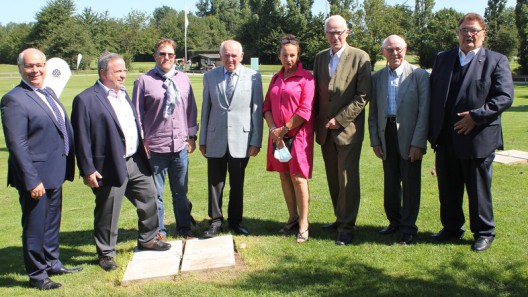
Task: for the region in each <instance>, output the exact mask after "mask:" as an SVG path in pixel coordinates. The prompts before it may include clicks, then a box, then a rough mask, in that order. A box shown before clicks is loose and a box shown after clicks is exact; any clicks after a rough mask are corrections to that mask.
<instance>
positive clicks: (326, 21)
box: [324, 14, 348, 30]
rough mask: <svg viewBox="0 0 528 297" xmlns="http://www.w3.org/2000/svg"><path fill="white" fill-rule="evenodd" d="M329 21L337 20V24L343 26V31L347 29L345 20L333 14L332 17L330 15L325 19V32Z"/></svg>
mask: <svg viewBox="0 0 528 297" xmlns="http://www.w3.org/2000/svg"><path fill="white" fill-rule="evenodd" d="M330 19H337V20H338V21H339V23H341V24H342V25H344V26H345V30H346V29H348V24H347V21H346V20H345V18H344V17H342V16H340V15H338V14H334V15H331V16H329V17H328V18H326V20H325V23H324V29H325V30H326V27H327V26H328V22H330Z"/></svg>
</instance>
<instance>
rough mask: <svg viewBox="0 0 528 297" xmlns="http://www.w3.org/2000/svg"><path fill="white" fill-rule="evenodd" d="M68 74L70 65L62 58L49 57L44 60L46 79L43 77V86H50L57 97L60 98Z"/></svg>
mask: <svg viewBox="0 0 528 297" xmlns="http://www.w3.org/2000/svg"><path fill="white" fill-rule="evenodd" d="M70 76H71V70H70V67H69V66H68V63H66V61H64V60H63V59H61V58H51V59H49V60H48V61H46V79H44V86H46V87H50V88H51V89H52V90H53V92H55V94H56V95H57V97H58V98H60V96H61V94H62V91H63V90H64V87H65V86H66V83H68V80H69V79H70Z"/></svg>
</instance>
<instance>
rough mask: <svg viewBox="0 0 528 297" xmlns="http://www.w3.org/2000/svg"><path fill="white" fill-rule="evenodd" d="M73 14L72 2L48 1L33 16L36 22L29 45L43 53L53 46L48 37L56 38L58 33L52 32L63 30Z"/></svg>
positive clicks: (71, 0) (63, 0) (66, 0)
mask: <svg viewBox="0 0 528 297" xmlns="http://www.w3.org/2000/svg"><path fill="white" fill-rule="evenodd" d="M74 12H75V4H74V2H73V0H49V1H48V2H47V4H46V6H44V7H43V8H42V9H41V10H40V11H39V12H37V14H36V16H35V19H36V20H37V22H36V24H35V26H34V27H33V30H32V31H31V33H30V35H29V40H31V45H32V46H34V47H39V48H41V49H42V50H44V51H45V50H46V49H47V48H48V47H49V46H51V44H53V40H50V39H49V38H48V37H49V36H50V35H54V36H56V35H58V34H59V33H55V34H53V32H55V31H60V30H63V29H65V28H64V24H65V23H66V22H68V21H69V20H70V19H71V18H72V17H73V14H74ZM46 54H49V53H46Z"/></svg>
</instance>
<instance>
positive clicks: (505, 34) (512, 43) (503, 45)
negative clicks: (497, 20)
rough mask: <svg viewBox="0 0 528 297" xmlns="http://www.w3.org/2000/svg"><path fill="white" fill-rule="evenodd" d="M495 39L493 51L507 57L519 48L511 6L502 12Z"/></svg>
mask: <svg viewBox="0 0 528 297" xmlns="http://www.w3.org/2000/svg"><path fill="white" fill-rule="evenodd" d="M486 33H487V32H486ZM486 36H487V35H486ZM495 40H496V42H495V43H494V45H493V48H492V49H493V50H494V51H497V52H499V53H501V54H503V55H505V56H507V57H512V56H515V55H516V54H517V50H518V48H519V34H518V32H517V27H516V26H515V9H514V8H513V7H508V8H506V9H505V10H504V12H503V13H502V24H501V26H500V29H499V31H497V32H496V33H495ZM489 44H490V43H489V42H488V45H489ZM490 48H491V46H490Z"/></svg>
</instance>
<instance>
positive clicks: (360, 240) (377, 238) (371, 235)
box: [169, 218, 473, 249]
mask: <svg viewBox="0 0 528 297" xmlns="http://www.w3.org/2000/svg"><path fill="white" fill-rule="evenodd" d="M283 224H284V223H283V222H276V221H271V220H262V219H255V218H244V221H243V222H242V225H243V226H244V227H246V228H247V229H248V230H249V232H250V233H251V235H252V236H277V235H280V234H279V233H278V230H279V229H280V228H281V227H282V226H283ZM324 224H325V223H310V238H313V239H318V240H323V241H331V242H334V241H335V240H336V237H337V230H335V229H323V228H322V226H323V225H324ZM208 227H209V222H208V221H207V220H202V221H200V222H197V224H196V226H195V227H193V232H194V233H195V235H198V236H202V234H203V231H205V230H207V228H208ZM222 227H223V229H224V231H225V233H226V234H227V233H229V229H228V225H227V223H225V222H224V224H223V225H222ZM381 228H383V226H372V225H360V226H358V227H357V230H356V231H354V240H353V241H352V244H371V243H373V244H382V245H393V244H395V242H396V241H397V240H398V239H399V236H400V234H399V233H395V234H391V235H381V234H379V230H381ZM173 229H175V226H174V224H171V225H169V230H173ZM294 235H295V234H292V235H287V236H294ZM431 235H432V233H431V232H418V234H417V236H416V239H415V243H421V244H423V243H426V244H432V245H433V244H434V245H437V244H438V243H433V242H431V241H430V240H429V237H430V236H431ZM285 236H286V235H285ZM472 243H473V239H472V238H471V236H470V235H469V236H468V233H467V232H466V237H465V238H464V239H461V240H453V241H447V242H446V243H445V244H454V245H468V249H469V246H470V245H471V244H472ZM440 244H443V243H440Z"/></svg>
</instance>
